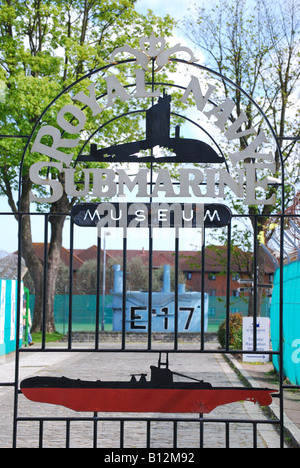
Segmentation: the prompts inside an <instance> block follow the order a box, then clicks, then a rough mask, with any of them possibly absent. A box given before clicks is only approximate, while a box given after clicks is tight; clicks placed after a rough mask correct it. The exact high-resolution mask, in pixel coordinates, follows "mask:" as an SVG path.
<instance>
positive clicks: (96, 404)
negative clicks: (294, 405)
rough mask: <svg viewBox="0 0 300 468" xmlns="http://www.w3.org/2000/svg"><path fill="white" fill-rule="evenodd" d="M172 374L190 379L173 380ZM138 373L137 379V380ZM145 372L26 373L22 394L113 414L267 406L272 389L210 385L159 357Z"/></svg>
mask: <svg viewBox="0 0 300 468" xmlns="http://www.w3.org/2000/svg"><path fill="white" fill-rule="evenodd" d="M174 375H177V376H180V377H184V378H185V379H189V380H192V382H187V381H180V382H174V379H173V376H174ZM137 377H139V379H137ZM146 377H147V374H132V375H131V379H130V380H129V381H127V382H123V381H109V382H107V381H101V380H97V381H94V382H91V381H83V380H80V379H78V380H74V379H68V378H66V377H31V378H28V379H25V380H23V381H22V382H21V384H20V388H21V392H22V393H23V395H24V396H25V397H26V398H27V399H29V400H31V401H34V402H39V403H48V404H53V405H59V406H63V407H66V408H70V409H72V410H73V411H80V412H81V411H83V412H101V413H102V412H104V413H105V412H109V413H110V412H112V413H114V412H116V413H199V414H201V413H203V414H204V413H210V412H211V411H213V410H214V409H215V408H217V407H219V406H223V405H226V404H230V403H234V402H238V401H252V402H253V403H257V402H258V403H259V404H260V405H262V406H269V405H270V404H271V403H272V399H273V398H272V397H276V396H277V394H278V392H277V390H273V389H269V388H260V387H259V388H251V389H250V388H245V387H230V388H225V387H214V386H213V385H211V384H210V383H209V382H204V381H203V380H198V379H195V378H194V377H189V376H187V375H184V374H179V373H177V372H173V371H171V370H170V369H169V362H168V357H167V361H166V362H164V363H163V362H162V361H161V354H160V357H159V363H158V367H156V366H151V379H150V380H149V381H148V380H147V379H146Z"/></svg>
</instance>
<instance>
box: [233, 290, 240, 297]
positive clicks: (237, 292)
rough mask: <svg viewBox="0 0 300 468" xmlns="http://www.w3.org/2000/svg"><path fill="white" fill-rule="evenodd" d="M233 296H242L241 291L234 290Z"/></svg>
mask: <svg viewBox="0 0 300 468" xmlns="http://www.w3.org/2000/svg"><path fill="white" fill-rule="evenodd" d="M232 297H240V292H239V291H238V290H237V289H234V290H233V291H232Z"/></svg>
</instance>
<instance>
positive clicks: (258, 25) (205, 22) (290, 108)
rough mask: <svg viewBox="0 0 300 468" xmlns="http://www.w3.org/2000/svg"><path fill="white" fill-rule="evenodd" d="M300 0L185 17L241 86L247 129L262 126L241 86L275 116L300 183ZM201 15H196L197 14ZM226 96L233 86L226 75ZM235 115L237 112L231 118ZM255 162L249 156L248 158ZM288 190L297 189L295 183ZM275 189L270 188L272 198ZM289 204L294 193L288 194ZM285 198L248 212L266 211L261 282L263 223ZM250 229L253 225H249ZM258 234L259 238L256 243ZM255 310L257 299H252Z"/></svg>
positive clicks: (213, 59) (231, 2) (222, 5)
mask: <svg viewBox="0 0 300 468" xmlns="http://www.w3.org/2000/svg"><path fill="white" fill-rule="evenodd" d="M299 8H300V4H299V0H288V1H286V2H284V3H282V2H280V1H279V0H275V1H272V2H270V1H269V0H259V1H257V2H255V3H253V2H250V1H248V0H216V1H214V2H212V4H210V6H209V8H206V7H203V8H202V7H199V6H198V5H197V6H195V8H194V10H195V11H194V12H193V16H192V17H191V18H189V19H186V20H185V31H186V33H187V35H188V37H189V38H190V39H191V40H192V41H193V42H194V43H195V44H196V45H197V46H199V47H200V48H201V49H202V50H203V51H204V53H205V57H206V61H207V65H208V66H210V67H211V68H213V69H216V70H217V71H219V72H220V74H222V75H224V76H226V77H227V78H230V79H231V80H232V81H233V82H234V83H236V84H237V85H238V87H239V88H236V89H235V94H234V96H233V97H232V96H231V98H232V99H233V100H234V102H235V104H236V109H237V117H239V116H240V115H241V112H242V109H243V108H244V109H245V114H246V117H247V121H246V124H245V130H248V129H250V128H251V127H253V126H256V127H257V128H259V126H260V124H261V118H258V116H257V109H256V108H254V106H253V102H252V101H251V100H249V99H248V98H247V97H245V95H244V94H243V93H242V92H241V91H240V88H241V89H243V90H245V91H246V92H247V93H248V95H249V96H250V97H251V98H253V99H254V100H256V101H257V102H258V103H259V104H260V106H261V108H262V109H263V111H264V113H265V114H266V116H267V117H268V118H269V119H270V121H271V123H272V125H273V127H274V130H275V133H276V135H277V137H279V138H281V139H280V140H279V141H280V143H279V145H280V149H281V151H282V153H283V156H284V163H285V169H286V178H287V179H288V180H289V181H292V182H293V183H298V182H299V153H298V152H297V149H296V147H295V145H296V142H295V141H292V142H290V141H289V142H288V143H286V142H285V141H284V140H282V138H284V137H286V136H289V137H299V136H300V125H299V118H298V116H299V99H298V90H299V77H300V67H299V61H300V40H299V32H300V28H299V26H300V17H299ZM195 18H196V19H195ZM223 89H224V91H225V94H226V96H227V95H228V94H229V85H228V83H227V82H226V81H224V80H223ZM235 120H236V119H235V118H234V116H232V121H233V122H234V121H235ZM239 146H240V149H241V150H243V149H245V148H246V147H247V146H248V137H247V136H244V137H243V138H241V139H240V142H239ZM275 161H276V172H277V174H278V176H279V175H280V172H281V164H280V155H279V151H278V150H276V154H275ZM245 162H250V161H245ZM286 191H287V194H288V195H290V194H291V193H293V192H292V191H291V189H290V187H287V188H286ZM273 193H276V189H274V188H271V189H270V193H269V195H268V198H269V197H270V196H271V195H272V194H273ZM287 198H288V200H287V203H290V198H289V197H287ZM233 206H234V208H235V210H237V212H238V213H241V214H244V213H245V206H242V205H240V204H239V203H238V202H237V201H236V200H235V201H233ZM280 206H281V197H277V204H276V206H271V205H264V206H258V205H255V206H249V209H248V214H249V215H250V216H251V215H261V216H260V217H259V219H258V226H257V228H256V226H255V221H254V217H253V216H252V218H250V219H251V221H252V233H254V232H256V231H257V234H258V235H257V239H260V240H261V241H260V245H259V247H258V249H259V252H258V282H261V283H262V282H263V278H264V272H265V260H264V259H265V256H264V255H263V247H262V245H261V244H262V243H263V239H264V234H265V233H264V226H265V223H266V220H267V218H268V217H269V216H270V215H271V214H272V212H273V213H274V212H276V211H278V209H279V207H280ZM246 229H249V227H247V228H246ZM257 239H254V242H257ZM260 304H261V293H259V304H258V311H260ZM249 312H250V314H252V313H253V301H252V302H251V303H250V309H249Z"/></svg>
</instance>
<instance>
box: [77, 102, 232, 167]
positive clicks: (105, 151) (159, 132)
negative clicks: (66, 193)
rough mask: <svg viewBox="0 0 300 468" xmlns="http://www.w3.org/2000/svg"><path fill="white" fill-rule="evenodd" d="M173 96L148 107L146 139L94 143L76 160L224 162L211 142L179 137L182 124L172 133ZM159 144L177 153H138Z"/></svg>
mask: <svg viewBox="0 0 300 468" xmlns="http://www.w3.org/2000/svg"><path fill="white" fill-rule="evenodd" d="M170 103H171V96H168V95H166V94H164V96H163V97H160V98H159V101H158V103H157V104H155V105H154V106H152V107H151V108H150V109H148V110H147V111H146V139H145V140H142V141H136V142H132V143H124V144H121V145H115V146H110V147H108V148H102V149H98V147H97V145H96V144H91V151H90V155H79V156H78V159H77V161H82V162H85V161H86V162H88V161H89V162H159V161H160V159H161V160H163V159H166V162H175V163H184V162H189V163H212V164H220V163H224V162H225V160H224V157H220V156H219V155H218V154H217V153H216V151H215V150H214V149H213V148H212V147H211V146H209V145H208V144H206V143H204V142H202V141H199V140H195V139H190V138H180V127H179V126H177V127H176V135H175V138H171V137H170V117H171V105H170ZM156 146H160V147H163V148H167V149H169V150H171V151H172V152H173V153H175V154H176V156H164V157H162V158H157V157H154V156H153V155H152V156H138V155H137V153H139V152H140V151H143V150H152V149H153V148H154V147H156Z"/></svg>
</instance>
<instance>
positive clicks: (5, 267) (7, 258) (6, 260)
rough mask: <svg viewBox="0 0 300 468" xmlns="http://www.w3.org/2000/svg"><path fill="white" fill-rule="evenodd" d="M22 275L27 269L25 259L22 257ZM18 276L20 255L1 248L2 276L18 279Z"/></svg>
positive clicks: (0, 265) (0, 267) (0, 271)
mask: <svg viewBox="0 0 300 468" xmlns="http://www.w3.org/2000/svg"><path fill="white" fill-rule="evenodd" d="M21 267H22V271H21V277H23V276H24V274H25V273H26V271H27V268H26V265H25V261H24V259H23V258H22V259H21ZM17 277H18V255H15V254H11V253H8V252H5V251H4V250H0V278H5V279H17Z"/></svg>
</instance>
